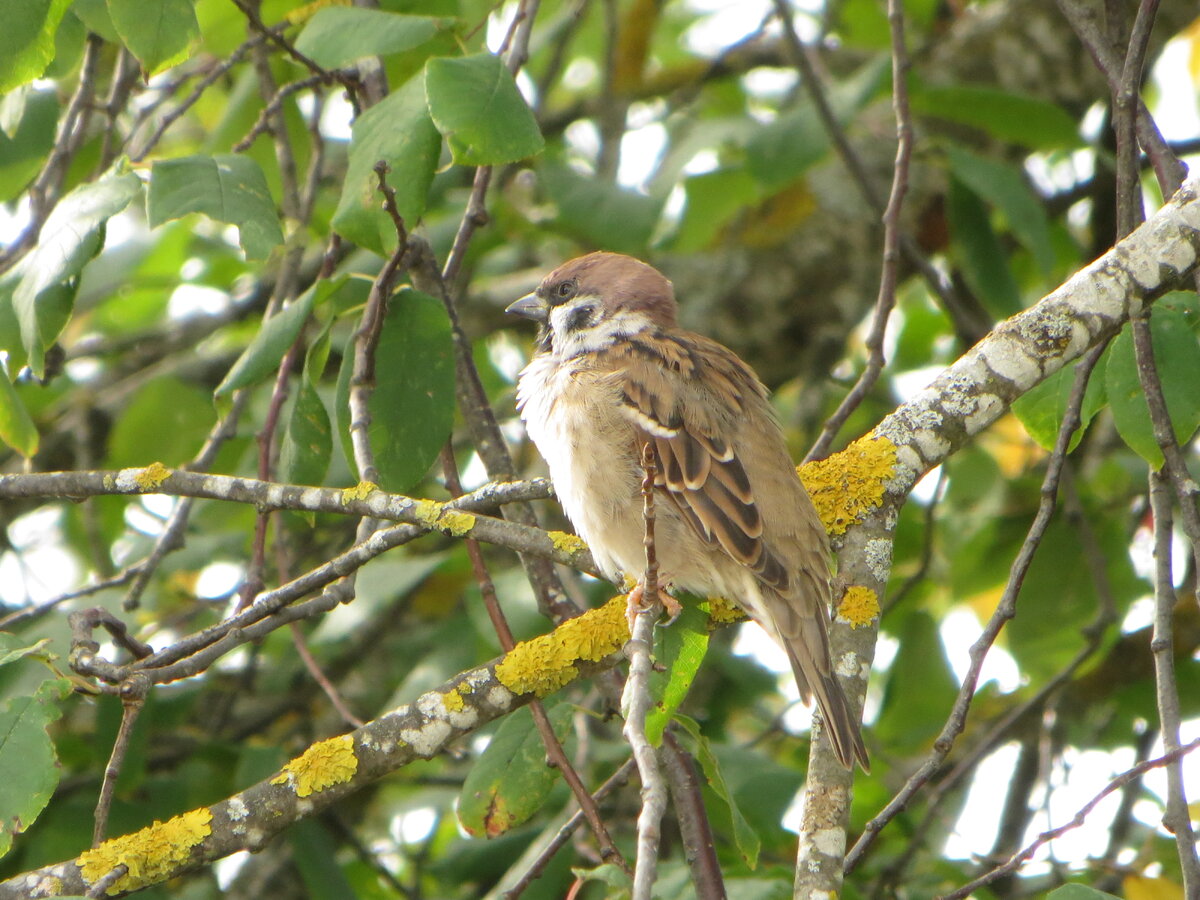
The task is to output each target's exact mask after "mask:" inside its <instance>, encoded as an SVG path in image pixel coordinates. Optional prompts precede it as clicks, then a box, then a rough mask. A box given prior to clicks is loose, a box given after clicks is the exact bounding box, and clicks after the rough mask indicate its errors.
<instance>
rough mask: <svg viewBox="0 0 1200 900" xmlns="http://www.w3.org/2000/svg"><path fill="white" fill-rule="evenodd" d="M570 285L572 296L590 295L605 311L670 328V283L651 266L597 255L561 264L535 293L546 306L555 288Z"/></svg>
mask: <svg viewBox="0 0 1200 900" xmlns="http://www.w3.org/2000/svg"><path fill="white" fill-rule="evenodd" d="M567 282H573V283H574V285H575V294H576V295H594V296H597V297H600V298H602V299H603V300H604V304H605V306H607V307H608V308H609V309H625V310H636V311H641V312H644V313H646V315H648V316H649V317H650V319H651V320H652V321H653V322H654V323H655V324H656V325H660V326H662V327H663V328H674V327H675V324H676V312H677V309H678V307H677V305H676V303H675V289H674V288H673V287H671V282H670V281H668V280H667V279H666V277H665V276H664V275H663V274H662V273H661V272H660V271H658V269H656V268H654V267H653V266H651V265H647V264H646V263H644V262H642V261H641V260H640V259H634V258H633V257H632V256H625V255H624V254H623V253H606V252H597V253H589V254H587V256H579V257H576V258H575V259H572V260H570V261H569V262H565V263H563V264H562V265H561V266H559V267H558V268H557V269H555V270H554V271H553V272H551V273H550V274H549V275H547V276H546V277H545V278H544V279H543V280H542V284H541V286H540V287H539V288H538V290H537V293H538V295H539V296H541V297H542V298H544V299H545V300H547V301H548V302H550V303H553V302H554V300H555V296H556V292H557V290H558V286H559V285H561V284H563V283H567Z"/></svg>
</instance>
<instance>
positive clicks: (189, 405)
mask: <svg viewBox="0 0 1200 900" xmlns="http://www.w3.org/2000/svg"><path fill="white" fill-rule="evenodd" d="M215 421H216V413H215V411H214V410H213V405H212V401H211V400H210V399H209V397H208V395H207V394H206V393H205V392H204V391H201V390H200V389H199V388H195V387H192V386H191V385H190V384H185V383H183V382H182V381H180V380H179V379H177V378H173V377H169V376H168V377H159V378H155V379H154V380H152V381H148V382H147V383H146V384H145V385H144V386H143V387H142V388H140V389H139V390H138V392H137V393H136V394H134V395H133V398H132V399H131V400H130V401H129V404H128V405H127V406H126V407H125V408H124V410H123V412H122V413H121V417H120V418H119V419H117V423H116V425H114V426H113V430H112V434H110V435H109V438H108V459H107V465H108V467H109V468H113V469H123V468H126V467H129V466H145V465H149V464H150V463H152V462H155V461H159V462H162V463H163V464H164V465H167V466H178V465H180V464H181V463H184V462H187V461H188V460H190V459H191V458H192V457H193V456H195V455H196V452H197V451H198V450H199V449H200V447H201V446H202V445H203V443H204V438H205V436H206V435H207V434H208V432H209V430H210V429H211V428H212V425H213V423H214V422H215Z"/></svg>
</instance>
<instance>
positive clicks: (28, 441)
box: [0, 366, 38, 663]
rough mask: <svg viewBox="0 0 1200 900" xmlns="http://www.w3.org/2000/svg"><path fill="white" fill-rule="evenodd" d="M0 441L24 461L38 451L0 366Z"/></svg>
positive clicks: (34, 434)
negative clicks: (23, 458) (18, 454)
mask: <svg viewBox="0 0 1200 900" xmlns="http://www.w3.org/2000/svg"><path fill="white" fill-rule="evenodd" d="M0 441H4V443H6V444H8V446H10V447H12V448H13V449H14V450H16V451H17V452H18V453H20V454H21V455H22V456H23V457H25V458H26V459H31V458H32V457H33V455H34V454H35V453H37V450H38V430H37V426H36V425H34V424H33V418H32V417H31V416H30V415H29V411H28V410H27V409H25V404H24V403H22V402H21V397H20V396H19V395H18V394H17V389H16V388H15V387H13V383H12V382H11V381H9V380H8V373H7V372H5V371H4V367H3V366H0ZM2 662H3V660H0V663H2Z"/></svg>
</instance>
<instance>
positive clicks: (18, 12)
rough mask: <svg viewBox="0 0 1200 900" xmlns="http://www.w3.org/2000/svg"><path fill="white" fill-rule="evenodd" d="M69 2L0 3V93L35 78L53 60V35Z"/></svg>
mask: <svg viewBox="0 0 1200 900" xmlns="http://www.w3.org/2000/svg"><path fill="white" fill-rule="evenodd" d="M70 5H71V0H0V22H3V23H4V27H3V28H0V93H6V92H7V91H10V90H12V89H13V88H15V87H19V86H20V85H22V84H27V83H28V82H30V81H33V79H35V78H37V77H38V76H39V75H41V74H42V73H43V72H44V71H46V66H48V65H49V64H50V60H52V59H53V58H54V34H55V32H56V31H58V23H59V22H60V21H62V17H63V13H64V12H66V10H67V7H68V6H70Z"/></svg>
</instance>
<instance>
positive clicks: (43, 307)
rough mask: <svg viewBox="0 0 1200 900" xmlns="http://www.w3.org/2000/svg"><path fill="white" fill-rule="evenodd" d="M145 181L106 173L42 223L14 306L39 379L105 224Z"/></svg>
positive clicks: (82, 187)
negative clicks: (77, 276)
mask: <svg viewBox="0 0 1200 900" xmlns="http://www.w3.org/2000/svg"><path fill="white" fill-rule="evenodd" d="M141 189H142V183H141V182H140V181H139V180H138V177H137V176H136V175H134V174H133V173H132V172H126V173H125V174H123V175H106V176H104V177H103V178H101V179H100V180H99V181H95V182H92V183H90V184H82V185H80V186H79V187H77V188H75V190H73V191H71V193H69V194H67V195H66V196H65V197H63V199H62V200H60V201H59V203H58V205H57V206H55V207H54V210H53V212H51V213H50V215H49V217H47V219H46V224H45V225H43V226H42V231H41V235H40V236H39V238H38V244H37V246H36V247H35V248H34V249H33V252H32V253H30V254H29V255H28V256H27V257H25V259H24V260H23V261H22V262H21V265H20V267H19V269H20V273H21V281H20V283H19V284H18V285H17V287H16V290H15V291H14V292H13V299H12V303H13V310H14V311H15V313H16V317H17V321H18V322H19V323H20V328H21V341H22V344H23V345H24V348H25V352H26V354H27V355H28V365H29V367H30V368H31V369H32V370H33V373H34V374H35V375H36V376H37V377H39V378H41V377H42V375H43V374H44V373H45V365H44V363H45V350H46V347H47V346H48V345H49V344H50V343H52V342H53V341H54V339H55V338H56V337H57V336H58V333H59V331H61V330H62V327H63V326H64V325H65V324H66V321H67V319H68V318H69V317H70V307H71V304H72V303H73V301H74V285H72V284H66V283H67V282H69V281H71V280H73V279H74V278H75V276H76V275H78V274H79V272H80V271H81V270H82V269H83V267H84V265H86V264H87V262H88V260H90V259H91V258H92V257H93V256H95V255H96V253H98V252H99V250H100V248H101V247H102V246H103V243H104V241H103V234H102V228H103V226H104V223H105V222H107V221H108V220H109V219H110V218H112V217H113V216H115V215H116V214H117V213H119V212H120V211H121V210H123V209H124V208H125V207H126V206H128V205H129V201H131V200H132V199H133V198H134V197H135V196H137V194H138V192H139V191H141Z"/></svg>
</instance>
